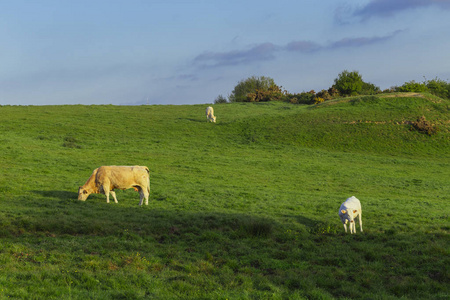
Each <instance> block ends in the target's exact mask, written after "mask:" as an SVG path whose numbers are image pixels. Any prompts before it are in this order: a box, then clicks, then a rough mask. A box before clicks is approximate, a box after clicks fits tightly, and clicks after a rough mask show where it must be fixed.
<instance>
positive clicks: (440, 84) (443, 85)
mask: <svg viewBox="0 0 450 300" xmlns="http://www.w3.org/2000/svg"><path fill="white" fill-rule="evenodd" d="M425 84H426V87H427V89H428V90H429V91H430V93H432V94H433V95H436V96H438V97H441V98H446V99H450V83H447V82H445V81H444V80H441V79H438V78H435V79H432V80H428V81H425Z"/></svg>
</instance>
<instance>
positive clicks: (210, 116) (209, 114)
mask: <svg viewBox="0 0 450 300" xmlns="http://www.w3.org/2000/svg"><path fill="white" fill-rule="evenodd" d="M206 119H207V120H208V121H209V122H214V123H216V117H215V116H214V109H213V108H212V107H211V106H208V107H207V108H206Z"/></svg>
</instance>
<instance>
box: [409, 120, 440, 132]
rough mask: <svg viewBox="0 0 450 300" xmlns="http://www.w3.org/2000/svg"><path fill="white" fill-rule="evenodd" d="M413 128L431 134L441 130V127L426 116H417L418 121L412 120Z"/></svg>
mask: <svg viewBox="0 0 450 300" xmlns="http://www.w3.org/2000/svg"><path fill="white" fill-rule="evenodd" d="M411 130H417V131H418V132H420V133H425V134H428V135H429V136H431V135H433V134H436V133H438V132H439V127H437V126H436V125H435V124H432V123H431V122H430V121H427V120H426V119H425V116H422V117H419V118H417V120H416V121H414V122H412V126H411Z"/></svg>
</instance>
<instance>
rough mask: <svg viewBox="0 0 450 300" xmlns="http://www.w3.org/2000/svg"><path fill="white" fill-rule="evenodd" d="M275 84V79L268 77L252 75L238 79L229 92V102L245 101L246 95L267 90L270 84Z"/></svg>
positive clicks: (246, 99)
mask: <svg viewBox="0 0 450 300" xmlns="http://www.w3.org/2000/svg"><path fill="white" fill-rule="evenodd" d="M274 85H275V81H274V80H273V79H272V78H270V77H264V76H261V77H256V76H252V77H250V78H247V79H245V80H242V81H240V82H239V83H238V84H237V85H236V86H235V87H234V90H233V91H232V92H231V95H230V97H229V98H230V102H247V101H248V98H247V95H248V94H251V93H257V92H258V91H260V92H262V91H268V90H269V88H270V87H271V86H274Z"/></svg>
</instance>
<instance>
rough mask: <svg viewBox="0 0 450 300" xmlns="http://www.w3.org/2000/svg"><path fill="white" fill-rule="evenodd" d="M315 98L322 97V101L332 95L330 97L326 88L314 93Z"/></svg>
mask: <svg viewBox="0 0 450 300" xmlns="http://www.w3.org/2000/svg"><path fill="white" fill-rule="evenodd" d="M316 98H322V99H323V101H325V100H330V99H332V98H333V97H331V95H330V93H329V92H328V91H327V90H321V91H320V92H318V93H317V94H316ZM323 101H321V102H323Z"/></svg>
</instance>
